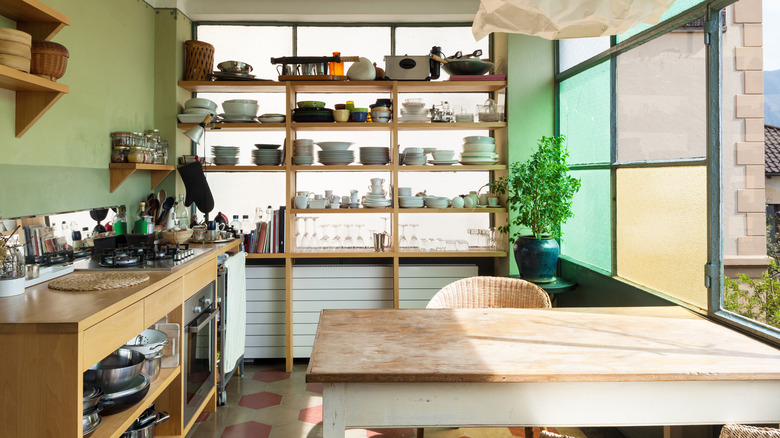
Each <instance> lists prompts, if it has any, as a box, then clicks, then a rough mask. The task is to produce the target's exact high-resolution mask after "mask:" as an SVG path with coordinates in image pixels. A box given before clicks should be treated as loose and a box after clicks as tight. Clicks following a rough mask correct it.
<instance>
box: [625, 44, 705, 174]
mask: <svg viewBox="0 0 780 438" xmlns="http://www.w3.org/2000/svg"><path fill="white" fill-rule="evenodd" d="M706 56H707V49H706V46H705V45H704V38H702V36H701V34H700V33H694V32H672V33H668V34H666V35H663V36H661V37H659V38H656V39H654V40H652V41H649V42H647V43H645V44H643V45H641V46H639V47H637V48H635V49H634V50H631V51H629V52H626V53H623V54H621V55H620V56H618V57H617V75H616V76H617V79H616V81H617V84H616V86H617V161H618V162H635V161H658V160H678V159H690V158H704V156H705V155H706V146H707V117H706V116H707V108H706V105H707V100H706V98H705V96H706V95H707V88H706V85H707V83H706V76H705V72H706Z"/></svg>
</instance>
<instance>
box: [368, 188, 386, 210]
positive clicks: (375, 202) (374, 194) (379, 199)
mask: <svg viewBox="0 0 780 438" xmlns="http://www.w3.org/2000/svg"><path fill="white" fill-rule="evenodd" d="M378 187H379V190H381V191H378V190H372V191H370V192H368V193H366V197H365V198H363V207H366V208H387V207H389V206H391V205H392V204H393V200H392V199H387V198H386V197H385V196H386V193H385V191H384V190H382V186H378Z"/></svg>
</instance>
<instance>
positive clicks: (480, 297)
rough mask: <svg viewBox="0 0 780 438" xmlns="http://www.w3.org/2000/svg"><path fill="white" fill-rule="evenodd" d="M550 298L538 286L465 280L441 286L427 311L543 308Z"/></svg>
mask: <svg viewBox="0 0 780 438" xmlns="http://www.w3.org/2000/svg"><path fill="white" fill-rule="evenodd" d="M546 307H552V305H551V304H550V296H549V295H547V292H545V291H544V289H542V288H540V287H539V286H537V285H535V284H533V283H531V282H529V281H525V280H520V279H517V278H506V277H485V276H480V277H469V278H464V279H462V280H458V281H455V282H453V283H450V284H448V285H447V286H444V287H443V288H442V289H441V290H440V291H439V292H436V295H434V296H433V298H431V300H430V301H429V302H428V305H427V306H426V308H428V309H484V308H546Z"/></svg>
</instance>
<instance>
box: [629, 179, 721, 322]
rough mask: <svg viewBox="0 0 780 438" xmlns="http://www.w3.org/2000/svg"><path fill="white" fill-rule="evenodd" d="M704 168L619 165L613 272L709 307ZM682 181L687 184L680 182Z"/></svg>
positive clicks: (696, 304)
mask: <svg viewBox="0 0 780 438" xmlns="http://www.w3.org/2000/svg"><path fill="white" fill-rule="evenodd" d="M706 171H707V169H706V167H705V166H679V167H651V168H623V169H618V171H617V193H616V196H617V210H616V212H617V213H616V214H617V217H616V236H617V237H616V247H617V249H616V251H617V252H616V254H617V255H616V257H617V275H618V276H619V277H622V278H625V279H626V280H630V281H633V282H635V283H638V284H641V285H643V286H646V287H648V288H651V289H655V290H657V291H660V292H663V293H665V294H667V295H670V296H673V297H675V298H678V299H680V300H682V301H684V302H687V303H690V304H693V305H695V306H698V307H700V308H702V309H706V308H707V289H706V288H705V287H704V265H705V264H706V263H707V202H706V201H707V172H706ZM681 187H684V188H685V190H681V189H680V188H681Z"/></svg>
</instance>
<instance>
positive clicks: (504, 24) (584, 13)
mask: <svg viewBox="0 0 780 438" xmlns="http://www.w3.org/2000/svg"><path fill="white" fill-rule="evenodd" d="M674 2H675V0H480V5H479V10H478V11H477V15H476V17H475V18H474V24H473V25H472V27H471V32H472V33H473V34H474V38H475V39H476V40H477V41H479V40H481V39H482V38H484V37H486V36H488V35H489V34H490V33H491V32H508V33H522V34H526V35H535V36H540V37H542V38H546V39H549V40H555V39H564V38H584V37H598V36H605V35H617V34H620V33H623V32H625V31H627V30H628V29H630V28H632V27H633V26H635V25H637V24H640V23H647V24H656V23H658V21H659V20H660V19H661V15H663V13H664V12H665V11H666V10H667V9H669V7H670V6H671V5H672V3H674Z"/></svg>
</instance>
